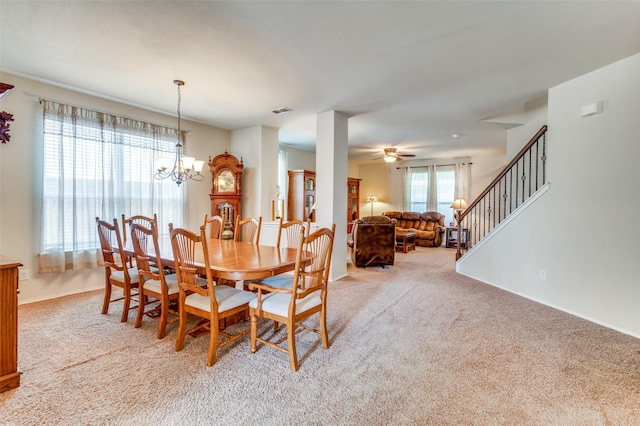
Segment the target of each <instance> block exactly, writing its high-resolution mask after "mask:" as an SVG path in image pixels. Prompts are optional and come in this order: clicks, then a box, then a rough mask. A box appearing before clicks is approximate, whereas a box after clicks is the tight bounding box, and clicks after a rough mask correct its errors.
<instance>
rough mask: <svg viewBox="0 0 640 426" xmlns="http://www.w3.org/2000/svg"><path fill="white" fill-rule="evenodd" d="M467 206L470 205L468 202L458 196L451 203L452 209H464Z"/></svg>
mask: <svg viewBox="0 0 640 426" xmlns="http://www.w3.org/2000/svg"><path fill="white" fill-rule="evenodd" d="M467 207H469V206H468V205H467V202H466V201H465V200H463V199H462V198H457V199H456V200H455V201H454V202H453V204H451V208H452V209H456V210H464V209H466V208H467Z"/></svg>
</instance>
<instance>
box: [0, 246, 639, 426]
mask: <svg viewBox="0 0 640 426" xmlns="http://www.w3.org/2000/svg"><path fill="white" fill-rule="evenodd" d="M453 259H454V252H453V251H452V250H448V249H444V248H438V249H432V248H422V247H418V249H417V250H416V251H415V252H410V253H408V254H398V256H397V257H396V265H395V266H394V267H387V268H386V269H380V268H367V269H355V268H352V267H351V266H349V273H350V276H349V278H347V279H343V280H341V281H339V282H335V283H331V287H330V296H329V302H330V303H329V334H330V340H331V348H330V349H328V350H323V349H322V348H321V346H320V345H319V342H318V340H317V336H316V335H315V334H313V333H309V332H303V333H300V334H299V335H298V342H299V345H298V353H299V356H300V357H301V365H300V370H299V371H298V372H297V373H294V372H292V371H291V370H290V369H289V362H288V359H287V357H286V355H285V354H283V353H280V352H278V351H275V350H272V349H270V348H261V349H260V350H258V352H257V353H256V354H251V353H250V351H249V342H248V339H245V340H241V341H240V342H239V343H237V344H235V345H232V346H230V347H226V348H223V349H222V350H220V351H219V352H218V362H217V364H216V365H214V366H213V367H211V368H207V367H206V366H205V357H206V346H207V338H206V337H205V338H199V339H192V338H188V339H187V342H186V347H185V349H184V350H183V351H182V352H175V351H174V342H175V336H176V325H177V323H176V324H173V325H170V326H169V328H168V333H167V337H166V338H165V339H164V340H157V339H156V325H157V323H156V321H157V320H152V319H147V320H146V321H145V323H144V325H143V327H142V328H141V329H134V327H133V317H134V314H133V312H132V313H131V315H130V320H129V323H126V324H122V323H120V321H119V318H120V311H119V309H118V307H116V306H114V307H113V308H112V311H111V312H110V313H109V315H101V314H100V313H99V312H100V308H101V303H102V302H101V300H102V293H101V292H91V293H85V294H81V295H76V296H71V297H64V298H60V299H57V300H53V301H47V302H41V303H35V304H30V305H24V306H21V307H20V309H19V315H20V318H19V323H20V331H19V363H20V368H21V370H22V371H23V374H22V378H21V381H22V386H21V387H20V388H19V389H16V390H12V391H9V392H5V393H3V394H0V424H8V425H23V424H25V425H47V424H51V425H53V424H55V425H60V424H68V425H80V424H83V425H104V424H111V425H119V424H131V425H133V424H136V425H138V424H162V425H165V424H167V425H196V424H201V425H202V424H267V425H294V424H295V425H298V424H300V425H321V424H322V425H324V424H330V425H399V424H413V425H415V424H420V425H425V424H427V425H638V424H640V341H639V340H637V339H635V338H632V337H630V336H626V335H623V334H620V333H618V332H615V331H612V330H608V329H605V328H603V327H600V326H598V325H595V324H592V323H589V322H587V321H584V320H581V319H578V318H575V317H572V316H570V315H567V314H565V313H562V312H558V311H556V310H553V309H551V308H547V307H544V306H541V305H539V304H536V303H534V302H531V301H528V300H525V299H522V298H520V297H517V296H514V295H512V294H509V293H506V292H503V291H501V290H498V289H495V288H493V287H490V286H487V285H484V284H482V283H479V282H476V281H473V280H471V279H468V278H466V277H463V276H459V275H457V274H456V273H455V272H454V260H453ZM264 325H265V326H268V324H266V323H265V324H264Z"/></svg>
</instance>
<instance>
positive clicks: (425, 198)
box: [407, 165, 456, 224]
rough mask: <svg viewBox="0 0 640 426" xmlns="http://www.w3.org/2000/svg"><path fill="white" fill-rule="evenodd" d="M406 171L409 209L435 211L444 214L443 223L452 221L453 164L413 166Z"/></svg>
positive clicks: (454, 184)
mask: <svg viewBox="0 0 640 426" xmlns="http://www.w3.org/2000/svg"><path fill="white" fill-rule="evenodd" d="M407 172H408V173H407V176H408V179H407V184H408V188H407V194H408V199H409V202H408V206H409V210H410V211H413V212H425V211H437V212H439V213H440V214H443V215H444V216H445V223H447V224H448V223H450V222H452V221H453V210H452V209H451V204H452V203H453V200H454V199H455V198H454V196H455V190H456V172H455V166H453V165H444V166H425V167H414V168H409V169H408V170H407ZM432 192H433V193H432Z"/></svg>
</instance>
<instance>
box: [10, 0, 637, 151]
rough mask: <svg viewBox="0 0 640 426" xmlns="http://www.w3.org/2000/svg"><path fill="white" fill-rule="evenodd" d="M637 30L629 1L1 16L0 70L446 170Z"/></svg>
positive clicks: (203, 7)
mask: <svg viewBox="0 0 640 426" xmlns="http://www.w3.org/2000/svg"><path fill="white" fill-rule="evenodd" d="M639 22H640V2H638V1H630V2H617V1H602V2H583V1H553V2H546V1H545V2H542V1H534V2H528V1H497V2H485V1H469V2H463V1H445V2H436V1H412V2H404V1H376V2H366V1H358V2H355V1H353V2H350V1H331V2H329V1H326V2H315V1H298V2H294V1H284V2H271V1H266V2H262V1H244V2H209V1H175V2H170V1H162V2H160V1H157V2H151V1H23V0H21V1H7V0H2V1H1V2H0V37H1V38H0V49H1V50H0V70H2V71H3V72H10V73H15V74H18V75H23V76H27V77H32V78H36V79H39V80H43V81H47V82H50V83H53V84H59V85H62V86H65V87H69V88H73V89H77V90H80V91H83V92H88V93H91V94H94V95H97V96H102V97H106V98H110V99H115V100H118V101H122V102H125V103H129V104H133V105H137V106H141V107H144V108H148V109H152V110H157V111H162V112H166V113H169V114H173V115H175V109H176V101H177V92H176V86H175V85H174V84H173V83H172V81H173V80H174V79H182V80H184V81H185V82H186V85H185V86H184V87H183V88H182V114H183V116H184V117H186V118H189V119H192V120H196V121H200V122H203V123H208V124H211V125H214V126H218V127H221V128H225V129H239V128H244V127H249V126H254V125H267V126H274V127H277V128H279V129H280V140H281V142H283V143H287V144H291V145H295V146H297V147H300V148H303V149H310V150H313V149H314V147H315V132H316V125H315V122H316V115H317V114H318V113H320V112H324V111H331V110H335V111H340V112H343V113H344V114H346V115H348V116H349V117H351V118H350V119H349V155H350V158H351V159H352V160H358V159H362V160H370V159H371V158H372V156H371V155H370V153H371V151H372V150H374V151H375V150H376V149H377V150H379V152H381V149H382V148H383V147H387V146H393V147H398V148H399V152H400V153H413V154H417V156H418V158H452V157H457V156H467V155H483V154H484V153H489V152H495V151H499V150H504V147H505V141H506V131H505V128H506V127H507V126H508V124H505V123H495V122H492V120H487V119H488V118H490V117H495V116H498V115H500V114H502V113H503V112H505V111H507V110H511V109H514V108H519V107H521V106H522V105H523V104H524V103H525V102H527V101H530V100H533V99H535V98H538V97H540V96H543V95H545V94H546V91H547V89H548V88H550V87H553V86H555V85H557V84H559V83H562V82H564V81H567V80H569V79H571V78H574V77H577V76H579V75H582V74H585V73H587V72H589V71H592V70H594V69H597V68H599V67H601V66H603V65H606V64H609V63H611V62H615V61H616V60H619V59H623V58H625V57H628V56H630V55H632V54H635V53H638V52H640V25H639V24H638V23H639ZM282 106H288V107H290V108H292V109H293V112H290V113H288V114H284V115H280V116H278V115H275V114H273V113H272V112H271V111H272V110H273V109H275V108H278V107H282ZM493 121H496V120H493ZM497 121H499V120H497ZM452 133H459V134H461V137H460V138H459V139H453V138H452V137H451V135H452ZM380 161H381V160H380Z"/></svg>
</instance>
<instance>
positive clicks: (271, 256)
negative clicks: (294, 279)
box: [124, 235, 311, 287]
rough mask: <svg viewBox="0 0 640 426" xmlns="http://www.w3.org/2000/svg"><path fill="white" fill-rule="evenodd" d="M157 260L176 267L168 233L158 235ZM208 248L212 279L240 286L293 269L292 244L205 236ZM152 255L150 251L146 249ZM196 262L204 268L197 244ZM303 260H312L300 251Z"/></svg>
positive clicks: (129, 248)
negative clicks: (259, 242)
mask: <svg viewBox="0 0 640 426" xmlns="http://www.w3.org/2000/svg"><path fill="white" fill-rule="evenodd" d="M158 246H159V249H160V260H161V262H162V265H163V266H168V267H172V268H173V267H175V261H174V257H173V249H172V247H171V240H170V238H169V236H168V235H162V236H159V237H158ZM148 248H149V250H154V248H153V244H149V245H148ZM207 248H208V251H209V265H210V269H211V272H212V275H213V279H214V280H219V279H224V280H230V281H235V282H236V287H240V286H241V285H242V284H241V283H243V282H244V281H245V280H256V279H262V278H267V277H271V276H274V275H278V274H282V273H283V272H289V271H293V269H294V268H295V264H296V256H297V253H298V250H297V249H295V248H277V247H273V246H265V245H258V244H254V243H246V242H238V241H233V240H218V239H213V238H210V239H208V240H207ZM124 253H125V254H126V255H127V256H134V252H133V245H132V244H131V243H130V242H127V244H126V245H125V247H124ZM148 254H149V255H155V253H154V252H153V251H150V253H148ZM195 260H196V266H199V267H201V268H202V271H201V272H202V273H204V272H205V264H204V258H203V253H202V247H200V245H199V244H198V246H197V247H196V248H195ZM303 262H304V263H305V264H308V263H310V262H311V256H310V255H309V256H305V255H304V254H303Z"/></svg>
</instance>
